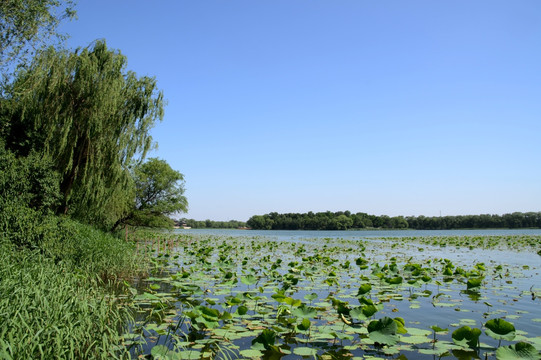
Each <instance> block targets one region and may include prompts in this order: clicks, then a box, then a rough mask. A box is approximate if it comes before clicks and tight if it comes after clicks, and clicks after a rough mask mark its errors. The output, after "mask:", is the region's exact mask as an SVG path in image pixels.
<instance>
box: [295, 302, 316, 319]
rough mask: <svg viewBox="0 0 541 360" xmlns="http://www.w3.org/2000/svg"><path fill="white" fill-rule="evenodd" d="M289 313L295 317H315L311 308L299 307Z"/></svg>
mask: <svg viewBox="0 0 541 360" xmlns="http://www.w3.org/2000/svg"><path fill="white" fill-rule="evenodd" d="M291 313H292V314H293V315H295V316H297V317H302V318H311V317H314V316H316V315H317V311H316V309H314V308H313V307H311V306H306V305H304V304H303V305H301V306H299V307H297V308H295V309H293V310H292V311H291Z"/></svg>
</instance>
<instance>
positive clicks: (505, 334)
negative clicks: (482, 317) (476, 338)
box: [485, 319, 516, 341]
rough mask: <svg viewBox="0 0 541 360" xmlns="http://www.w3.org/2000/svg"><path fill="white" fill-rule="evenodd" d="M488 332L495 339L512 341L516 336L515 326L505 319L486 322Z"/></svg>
mask: <svg viewBox="0 0 541 360" xmlns="http://www.w3.org/2000/svg"><path fill="white" fill-rule="evenodd" d="M485 327H486V328H487V329H486V331H485V332H486V334H487V335H488V336H490V337H491V338H493V339H495V340H507V341H511V340H513V339H514V338H515V335H516V333H515V326H514V325H513V324H511V323H510V322H508V321H505V320H504V319H492V320H489V321H487V322H486V323H485Z"/></svg>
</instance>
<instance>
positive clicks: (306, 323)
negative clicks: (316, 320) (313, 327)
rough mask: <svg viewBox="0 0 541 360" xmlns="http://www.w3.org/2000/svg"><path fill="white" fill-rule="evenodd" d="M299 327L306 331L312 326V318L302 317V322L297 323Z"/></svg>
mask: <svg viewBox="0 0 541 360" xmlns="http://www.w3.org/2000/svg"><path fill="white" fill-rule="evenodd" d="M297 328H298V329H299V330H301V331H306V330H308V329H309V328H310V320H309V319H307V318H304V319H302V322H301V323H300V324H299V325H297Z"/></svg>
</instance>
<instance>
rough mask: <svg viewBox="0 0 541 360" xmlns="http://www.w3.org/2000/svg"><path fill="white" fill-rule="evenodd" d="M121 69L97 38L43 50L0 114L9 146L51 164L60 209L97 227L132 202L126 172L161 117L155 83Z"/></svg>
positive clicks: (122, 62) (117, 57)
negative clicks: (57, 176)
mask: <svg viewBox="0 0 541 360" xmlns="http://www.w3.org/2000/svg"><path fill="white" fill-rule="evenodd" d="M126 64H127V60H126V57H125V56H123V55H122V54H121V53H120V52H117V51H114V50H110V49H108V48H107V46H106V44H105V42H103V41H97V42H95V43H94V44H93V45H91V46H89V47H87V48H83V49H78V50H76V51H74V52H67V51H57V50H55V49H53V48H49V49H47V50H46V51H43V52H41V53H40V54H38V56H37V57H36V58H35V59H34V61H33V62H32V64H31V65H30V66H29V67H28V68H27V69H24V70H21V71H19V72H18V74H17V76H16V78H15V81H14V82H13V85H12V87H11V88H10V91H9V93H8V96H6V97H5V99H3V104H4V105H5V106H4V107H3V108H4V109H6V110H5V112H3V113H2V114H0V115H1V116H2V117H3V123H4V124H7V125H4V126H3V128H4V130H3V131H4V133H5V134H4V136H5V139H6V145H7V146H8V147H9V148H10V149H12V150H13V151H15V152H17V153H18V154H20V155H27V154H29V153H30V152H31V151H32V150H34V151H37V152H39V153H40V154H42V155H43V156H45V157H48V158H51V159H54V168H55V169H56V170H57V171H58V172H59V173H60V176H61V181H60V191H61V194H62V196H63V206H62V209H61V211H62V212H65V213H69V214H72V215H73V216H75V217H77V218H79V219H82V220H84V221H87V222H90V223H94V224H99V225H100V226H104V227H106V226H107V225H109V226H111V225H112V223H110V224H106V222H111V218H114V217H115V216H116V218H117V219H118V218H119V217H120V216H121V215H122V213H123V212H125V211H126V210H127V208H128V206H129V202H130V201H132V199H133V191H134V185H133V183H132V179H131V174H130V172H129V168H128V167H129V166H130V165H131V164H133V163H134V162H135V163H137V162H139V161H141V159H142V158H144V156H145V154H146V152H147V151H148V150H149V149H150V148H151V146H152V138H151V136H150V134H149V131H150V129H151V128H152V126H153V125H154V123H155V121H156V120H157V119H161V118H162V116H163V95H162V93H161V92H159V91H158V90H157V88H156V80H155V79H154V78H149V77H141V78H138V77H137V76H136V75H135V74H134V73H133V72H130V71H126ZM58 124H62V126H58ZM104 209H106V211H104ZM112 212H117V214H111V213H112Z"/></svg>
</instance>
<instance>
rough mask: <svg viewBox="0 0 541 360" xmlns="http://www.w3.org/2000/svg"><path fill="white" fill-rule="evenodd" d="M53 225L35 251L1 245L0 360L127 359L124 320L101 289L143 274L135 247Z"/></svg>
mask: <svg viewBox="0 0 541 360" xmlns="http://www.w3.org/2000/svg"><path fill="white" fill-rule="evenodd" d="M53 225H54V227H53V226H49V227H46V229H45V230H44V233H46V234H47V236H43V237H42V241H41V242H40V243H39V246H37V247H34V248H30V247H21V246H17V245H15V244H14V243H13V242H12V241H10V239H8V238H7V237H3V238H2V239H1V243H0V294H2V296H1V297H0V323H2V327H1V328H0V359H39V358H42V359H53V358H60V359H68V358H69V359H73V358H84V359H87V358H92V359H94V358H96V359H99V358H107V359H110V358H125V357H128V354H126V352H125V349H124V347H123V346H121V337H120V334H121V333H122V332H123V330H124V327H125V324H126V323H127V320H129V314H128V312H127V311H126V310H125V309H124V308H123V307H122V304H120V303H119V302H118V300H116V298H115V297H114V296H112V295H111V290H108V288H109V287H108V286H106V285H108V284H111V283H114V282H115V280H118V279H120V278H123V277H127V276H129V275H130V274H134V273H136V272H137V271H138V270H140V269H141V268H142V267H143V266H144V264H143V263H142V260H140V258H138V257H137V255H136V252H135V247H134V246H133V245H132V244H130V243H126V242H124V241H123V240H120V239H117V238H115V237H113V236H111V235H109V234H105V233H103V232H100V231H98V230H96V229H93V228H92V227H90V226H87V225H82V224H80V223H78V222H75V221H73V220H69V219H60V218H57V219H54V221H53ZM109 289H110V288H109Z"/></svg>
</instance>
